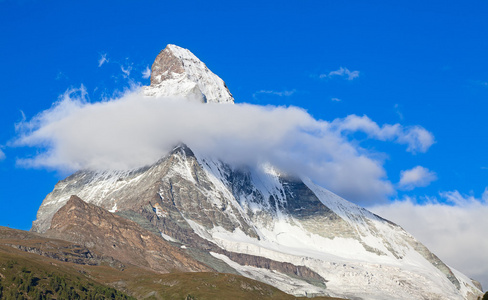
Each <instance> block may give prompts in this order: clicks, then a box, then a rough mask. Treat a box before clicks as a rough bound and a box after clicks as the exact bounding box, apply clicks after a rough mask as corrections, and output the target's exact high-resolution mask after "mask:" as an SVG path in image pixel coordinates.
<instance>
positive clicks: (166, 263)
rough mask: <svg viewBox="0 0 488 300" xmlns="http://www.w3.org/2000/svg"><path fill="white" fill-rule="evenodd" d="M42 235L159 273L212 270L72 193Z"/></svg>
mask: <svg viewBox="0 0 488 300" xmlns="http://www.w3.org/2000/svg"><path fill="white" fill-rule="evenodd" d="M45 235H46V236H48V237H53V238H59V239H64V240H67V241H71V242H76V243H78V244H81V245H84V246H85V247H87V248H89V249H94V250H96V251H98V252H100V253H103V254H104V255H107V256H111V257H113V258H114V259H116V260H118V261H121V262H122V263H126V264H133V265H136V266H139V267H143V268H149V269H152V270H155V271H157V272H160V273H168V272H172V271H181V272H201V271H211V269H209V268H208V267H207V266H205V265H203V264H201V263H199V262H197V261H195V260H194V259H192V258H191V257H189V256H188V255H187V254H185V253H184V252H183V251H182V250H181V249H179V248H176V247H174V246H172V245H171V244H170V243H168V242H166V241H165V240H163V239H162V238H161V237H159V236H157V235H155V234H153V233H151V232H149V231H147V230H145V229H143V228H141V227H140V226H139V225H138V224H137V223H135V222H133V221H130V220H127V219H124V218H122V217H120V216H117V215H115V214H112V213H110V212H108V211H107V210H105V209H103V208H100V207H98V206H95V205H92V204H88V203H86V202H84V201H83V200H81V199H80V198H79V197H77V196H71V198H70V199H69V201H68V202H67V203H66V205H65V206H63V207H62V208H61V209H59V211H58V212H57V213H56V214H55V215H54V217H53V219H52V223H51V227H50V229H49V230H48V231H47V232H46V234H45Z"/></svg>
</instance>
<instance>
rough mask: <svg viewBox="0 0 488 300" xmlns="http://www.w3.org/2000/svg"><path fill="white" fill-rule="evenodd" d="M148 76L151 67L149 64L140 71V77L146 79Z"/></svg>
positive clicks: (149, 75)
mask: <svg viewBox="0 0 488 300" xmlns="http://www.w3.org/2000/svg"><path fill="white" fill-rule="evenodd" d="M149 77H151V69H150V68H149V66H146V69H145V70H144V71H142V78H144V79H148V78H149Z"/></svg>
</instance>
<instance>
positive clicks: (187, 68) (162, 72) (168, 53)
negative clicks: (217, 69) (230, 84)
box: [144, 44, 234, 103]
mask: <svg viewBox="0 0 488 300" xmlns="http://www.w3.org/2000/svg"><path fill="white" fill-rule="evenodd" d="M144 93H145V94H146V95H147V96H160V97H161V96H162V97H168V96H177V97H191V98H196V99H197V100H199V101H201V102H205V103H206V102H210V103H234V98H233V97H232V94H231V93H230V92H229V89H228V88H227V86H226V85H225V82H224V81H223V80H222V79H221V78H220V77H218V76H217V75H215V74H214V73H213V72H212V71H210V70H209V69H208V67H207V66H206V65H205V64H204V63H203V62H202V61H201V60H199V59H198V58H197V57H196V56H195V55H194V54H193V53H191V52H190V51H189V50H188V49H185V48H181V47H179V46H176V45H173V44H169V45H167V46H166V48H164V49H163V50H162V51H161V52H160V53H159V54H158V56H157V57H156V59H155V60H154V63H153V65H152V67H151V85H150V86H149V87H146V88H145V90H144Z"/></svg>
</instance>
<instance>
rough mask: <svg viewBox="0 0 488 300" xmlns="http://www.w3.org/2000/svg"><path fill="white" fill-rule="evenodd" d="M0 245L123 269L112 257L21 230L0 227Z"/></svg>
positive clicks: (46, 255)
mask: <svg viewBox="0 0 488 300" xmlns="http://www.w3.org/2000/svg"><path fill="white" fill-rule="evenodd" d="M0 244H1V245H5V246H10V247H12V248H14V249H18V250H21V251H24V252H28V253H33V254H37V255H41V256H44V257H49V258H52V259H56V260H58V261H62V262H69V263H74V264H79V265H90V266H99V265H109V266H111V267H113V268H116V269H118V270H123V269H124V267H125V266H124V264H122V263H121V262H120V261H118V260H116V259H114V258H113V257H110V256H104V255H102V254H101V253H99V252H97V251H93V250H90V249H88V248H86V247H83V246H81V245H79V244H76V243H70V242H67V241H63V240H58V239H49V238H46V237H42V236H39V235H38V234H35V233H30V232H25V231H21V230H15V229H10V228H4V227H0Z"/></svg>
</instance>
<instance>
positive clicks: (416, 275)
mask: <svg viewBox="0 0 488 300" xmlns="http://www.w3.org/2000/svg"><path fill="white" fill-rule="evenodd" d="M143 93H144V94H145V95H146V96H148V97H185V98H192V99H197V100H198V101H201V102H208V103H233V101H234V99H233V98H232V95H231V94H230V92H229V91H228V89H227V87H226V86H225V84H224V82H223V81H222V80H221V79H220V78H218V77H217V76H216V75H215V74H214V73H212V72H211V71H210V70H209V69H208V68H207V67H206V66H205V64H203V63H202V62H201V61H200V60H199V59H198V58H196V56H194V55H193V54H192V53H191V52H190V51H188V50H186V49H183V48H180V47H177V46H175V45H168V46H167V47H166V48H165V49H164V50H163V51H162V52H161V53H160V54H159V55H158V57H157V58H156V61H155V62H154V64H153V66H152V75H151V86H149V87H146V88H145V89H144V90H143ZM72 195H76V197H74V196H73V197H72ZM32 230H33V231H35V232H38V233H43V234H44V235H48V236H50V237H56V238H58V239H64V240H70V241H78V242H79V243H82V246H83V247H86V248H88V249H93V250H95V251H97V252H100V253H104V254H105V255H108V256H111V257H115V258H117V260H119V261H122V262H127V263H131V264H134V265H138V266H141V267H144V268H148V269H152V270H156V271H159V272H163V273H164V272H169V271H171V270H173V269H174V270H187V271H198V270H213V271H217V272H224V273H234V274H240V275H243V276H246V277H248V278H251V279H255V280H258V281H261V282H264V283H267V284H270V285H273V286H275V287H277V288H279V289H280V290H282V291H284V292H286V293H288V294H293V295H297V296H309V297H311V296H336V297H343V298H350V299H375V300H378V299H477V298H478V297H479V296H480V295H481V289H480V287H479V286H477V284H476V283H475V282H473V281H472V280H471V279H469V278H467V277H466V276H465V275H463V274H461V273H460V272H458V271H456V270H455V269H453V268H450V267H449V266H447V265H446V264H445V263H444V262H442V261H441V260H440V259H439V258H438V257H437V256H436V255H435V254H433V253H432V252H431V251H429V249H427V248H426V247H425V246H424V245H422V244H421V243H420V242H419V241H417V240H416V239H415V238H414V237H413V236H411V235H410V234H409V233H407V232H406V231H405V230H403V229H402V228H401V227H399V226H398V225H396V224H394V223H392V222H390V221H388V220H385V219H383V218H381V217H380V216H377V215H375V214H373V213H371V212H369V211H368V210H366V209H364V208H361V207H359V206H357V205H355V204H353V203H351V202H348V201H347V200H345V199H342V198H341V197H339V196H337V195H335V194H333V193H332V192H330V191H328V190H327V189H325V188H323V187H320V186H318V185H316V184H315V183H313V182H312V181H310V180H309V179H307V178H301V177H298V176H295V175H294V174H283V173H281V172H280V171H278V170H276V169H275V168H274V167H273V166H271V165H269V164H265V165H261V166H258V167H251V166H247V167H246V166H234V165H232V164H229V163H227V162H224V161H220V160H218V159H216V158H215V157H212V156H209V155H202V154H200V153H197V152H195V151H194V150H193V149H190V148H188V147H187V146H186V145H184V144H180V145H176V147H175V148H174V149H173V150H172V151H171V152H170V153H167V155H165V156H164V157H162V158H161V159H160V160H159V161H157V162H155V163H154V164H152V165H150V166H147V167H144V168H141V169H137V170H129V171H123V172H122V171H110V170H105V171H79V172H77V173H75V174H73V175H71V176H69V177H68V178H66V179H65V180H62V181H60V182H59V183H58V184H57V185H56V186H55V188H54V190H53V191H52V192H51V193H50V194H49V195H47V197H46V198H45V199H44V201H43V203H42V205H41V207H40V208H39V211H38V214H37V220H36V221H34V223H33V227H32ZM175 247H176V248H175ZM175 249H176V250H175Z"/></svg>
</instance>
